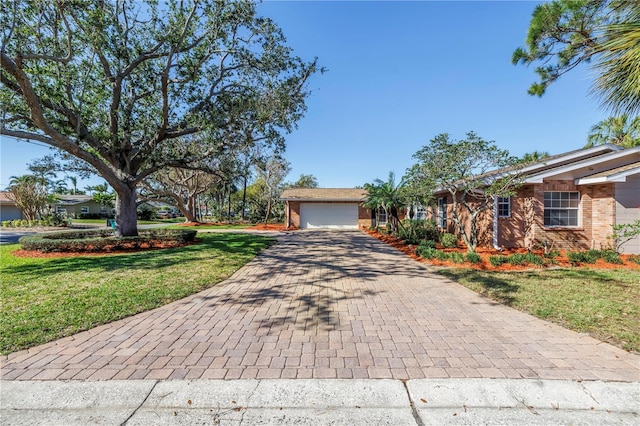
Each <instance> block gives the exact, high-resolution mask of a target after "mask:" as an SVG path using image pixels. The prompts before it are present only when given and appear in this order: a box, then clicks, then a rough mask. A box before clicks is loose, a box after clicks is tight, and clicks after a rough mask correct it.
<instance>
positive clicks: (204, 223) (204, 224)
mask: <svg viewBox="0 0 640 426" xmlns="http://www.w3.org/2000/svg"><path fill="white" fill-rule="evenodd" d="M226 225H229V224H228V223H224V222H181V223H176V226H226Z"/></svg>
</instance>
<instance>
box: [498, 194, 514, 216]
mask: <svg viewBox="0 0 640 426" xmlns="http://www.w3.org/2000/svg"><path fill="white" fill-rule="evenodd" d="M509 216H511V197H498V217H509Z"/></svg>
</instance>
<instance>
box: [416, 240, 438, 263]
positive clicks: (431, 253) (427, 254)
mask: <svg viewBox="0 0 640 426" xmlns="http://www.w3.org/2000/svg"><path fill="white" fill-rule="evenodd" d="M437 251H438V250H436V249H435V248H433V247H429V246H427V245H426V244H423V243H421V244H420V245H419V246H418V248H417V249H416V254H417V255H418V256H420V257H421V258H423V259H433V258H434V257H436V252H437Z"/></svg>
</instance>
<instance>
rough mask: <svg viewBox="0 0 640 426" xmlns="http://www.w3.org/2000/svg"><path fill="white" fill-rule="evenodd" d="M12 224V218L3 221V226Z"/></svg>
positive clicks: (6, 226)
mask: <svg viewBox="0 0 640 426" xmlns="http://www.w3.org/2000/svg"><path fill="white" fill-rule="evenodd" d="M10 226H11V221H10V220H3V221H2V227H3V228H8V227H10Z"/></svg>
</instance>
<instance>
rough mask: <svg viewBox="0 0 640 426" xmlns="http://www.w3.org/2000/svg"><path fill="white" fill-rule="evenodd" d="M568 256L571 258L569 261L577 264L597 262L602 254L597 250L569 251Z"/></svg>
mask: <svg viewBox="0 0 640 426" xmlns="http://www.w3.org/2000/svg"><path fill="white" fill-rule="evenodd" d="M567 257H568V258H569V262H571V263H572V264H573V265H577V264H578V263H596V260H598V258H599V257H600V255H599V254H598V253H597V250H587V251H570V252H567Z"/></svg>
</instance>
